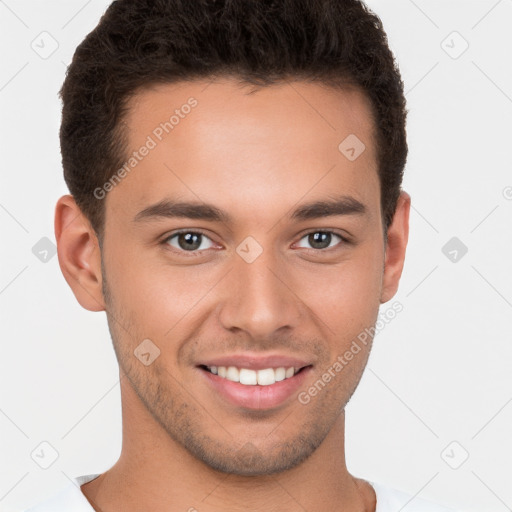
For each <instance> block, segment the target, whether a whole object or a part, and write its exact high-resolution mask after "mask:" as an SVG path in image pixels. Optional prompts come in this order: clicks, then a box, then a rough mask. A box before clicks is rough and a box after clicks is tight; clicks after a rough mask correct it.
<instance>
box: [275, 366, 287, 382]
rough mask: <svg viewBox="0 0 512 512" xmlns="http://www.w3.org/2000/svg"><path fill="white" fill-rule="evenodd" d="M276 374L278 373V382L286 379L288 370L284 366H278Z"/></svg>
mask: <svg viewBox="0 0 512 512" xmlns="http://www.w3.org/2000/svg"><path fill="white" fill-rule="evenodd" d="M275 374H276V382H279V381H281V380H284V379H286V370H285V369H284V368H283V367H281V368H276V369H275Z"/></svg>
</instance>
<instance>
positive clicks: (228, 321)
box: [219, 250, 302, 339]
mask: <svg viewBox="0 0 512 512" xmlns="http://www.w3.org/2000/svg"><path fill="white" fill-rule="evenodd" d="M234 260H235V261H234V268H233V269H232V271H231V272H229V274H228V276H227V278H228V279H227V281H226V282H225V283H224V286H225V287H226V288H225V293H224V294H223V295H224V300H223V302H222V305H221V308H220V313H219V320H220V322H221V324H222V326H223V327H224V329H227V330H229V331H231V332H234V331H245V332H246V333H247V334H248V335H250V336H251V337H253V338H255V339H268V338H270V337H271V336H272V335H275V334H276V333H277V331H280V330H282V331H284V330H293V329H295V328H296V327H297V326H298V323H299V318H300V316H301V307H302V303H301V301H300V299H299V297H298V295H297V290H294V287H295V285H294V282H293V279H292V278H291V276H290V272H289V270H288V271H286V270H285V265H284V264H283V263H281V264H278V263H277V259H276V258H275V257H274V256H273V254H272V251H270V250H265V251H263V253H262V254H261V255H260V256H259V257H258V258H257V259H256V260H255V261H253V262H252V263H248V262H246V261H244V260H243V259H242V258H240V257H239V256H238V255H235V257H234ZM281 334H282V333H281Z"/></svg>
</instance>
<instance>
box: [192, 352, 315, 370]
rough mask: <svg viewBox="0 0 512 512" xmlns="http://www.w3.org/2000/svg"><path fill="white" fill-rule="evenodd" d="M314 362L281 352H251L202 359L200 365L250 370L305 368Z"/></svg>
mask: <svg viewBox="0 0 512 512" xmlns="http://www.w3.org/2000/svg"><path fill="white" fill-rule="evenodd" d="M311 364H312V363H311V362H310V361H308V360H306V359H303V358H299V357H295V356H287V355H281V354H266V355H251V354H233V355H223V356H218V357H212V358H211V359H207V360H204V361H201V362H200V363H199V365H198V366H209V367H210V366H217V367H218V366H226V367H228V366H236V367H237V368H247V369H249V370H263V369H265V368H280V367H285V368H290V367H291V366H293V367H294V368H303V367H304V366H309V365H311Z"/></svg>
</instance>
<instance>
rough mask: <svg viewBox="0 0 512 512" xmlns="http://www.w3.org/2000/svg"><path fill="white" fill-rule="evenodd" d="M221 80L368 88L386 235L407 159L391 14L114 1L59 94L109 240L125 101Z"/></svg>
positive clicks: (82, 188)
mask: <svg viewBox="0 0 512 512" xmlns="http://www.w3.org/2000/svg"><path fill="white" fill-rule="evenodd" d="M216 76H220V77H222V76H231V77H236V78H239V79H240V81H242V82H246V83H251V84H254V85H258V86H267V85H271V84H273V83H276V82H279V81H283V80H287V79H301V80H309V81H319V82H321V83H325V84H327V85H331V86H334V87H336V86H338V87H340V88H341V87H346V86H347V85H350V84H352V85H355V86H356V87H358V88H359V89H361V90H362V91H363V92H364V93H365V94H366V96H367V97H368V98H369V99H370V101H371V105H372V110H373V118H374V123H375V128H376V139H377V140H376V141H375V142H376V150H377V155H378V162H377V163H378V169H379V179H380V187H381V211H382V217H383V224H384V231H385V233H387V228H388V227H389V225H390V223H391V221H392V219H393V216H394V212H395V210H396V204H397V200H398V196H399V194H400V191H401V183H402V177H403V171H404V167H405V163H406V159H407V141H406V130H405V123H406V116H407V110H406V106H405V96H404V92H403V83H402V80H401V77H400V73H399V70H398V66H397V65H396V63H395V59H394V57H393V54H392V52H391V50H390V49H389V46H388V41H387V36H386V34H385V32H384V30H383V27H382V22H381V20H380V18H379V17H378V16H377V15H375V14H374V13H373V12H372V11H370V10H369V9H368V7H367V6H366V5H365V4H364V3H363V2H362V1H359V0H117V1H114V2H113V3H112V4H111V5H110V6H109V7H108V9H107V10H106V12H105V14H104V15H103V16H102V18H101V19H100V22H99V24H98V25H97V26H96V28H95V29H94V30H93V31H92V32H90V33H89V34H88V35H87V36H86V38H85V39H84V40H83V41H82V43H81V44H80V45H79V46H78V48H77V49H76V51H75V54H74V57H73V60H72V62H71V64H70V66H69V68H68V70H67V74H66V79H65V81H64V84H63V86H62V88H61V90H60V96H61V98H62V101H63V109H62V124H61V129H60V142H61V151H62V164H63V168H64V179H65V181H66V184H67V186H68V188H69V190H70V193H71V194H72V195H73V196H74V198H75V200H76V202H77V204H78V206H79V207H80V209H81V210H82V212H83V213H84V214H85V216H86V217H87V218H88V219H89V221H90V223H91V226H92V227H93V229H94V230H95V232H96V233H97V234H98V235H99V237H100V240H101V238H102V235H103V228H104V218H105V209H104V208H105V205H104V202H103V201H102V200H101V199H98V198H97V197H96V195H95V194H94V190H95V189H97V188H98V187H102V186H103V184H104V183H106V182H107V181H108V180H109V179H110V178H111V176H112V175H113V174H114V173H115V172H116V171H117V170H118V169H120V168H121V167H122V165H123V163H124V162H125V160H126V158H125V153H126V152H127V148H126V137H125V136H124V133H123V130H122V120H123V116H124V115H125V114H126V110H127V107H126V105H127V102H128V100H129V99H130V98H131V97H132V96H133V95H134V94H135V93H136V92H138V91H139V90H140V89H141V88H143V87H145V86H149V85H152V84H156V83H172V82H179V81H190V80H194V79H204V78H214V77H216ZM340 142H341V141H340Z"/></svg>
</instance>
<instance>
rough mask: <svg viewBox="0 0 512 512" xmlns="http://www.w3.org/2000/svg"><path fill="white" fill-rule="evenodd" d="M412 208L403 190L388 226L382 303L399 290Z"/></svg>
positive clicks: (409, 198)
mask: <svg viewBox="0 0 512 512" xmlns="http://www.w3.org/2000/svg"><path fill="white" fill-rule="evenodd" d="M410 210H411V196H410V195H409V194H408V193H407V192H403V191H402V192H401V194H400V196H399V198H398V202H397V206H396V211H395V215H394V216H393V221H392V222H391V225H390V226H389V228H388V240H387V243H386V251H385V262H384V275H383V278H382V290H381V297H380V302H381V304H383V303H384V302H387V301H388V300H391V299H392V298H393V296H394V295H395V293H396V292H397V290H398V283H399V281H400V276H401V275H402V270H403V268H404V260H405V250H406V248H407V241H408V239H409V212H410Z"/></svg>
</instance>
